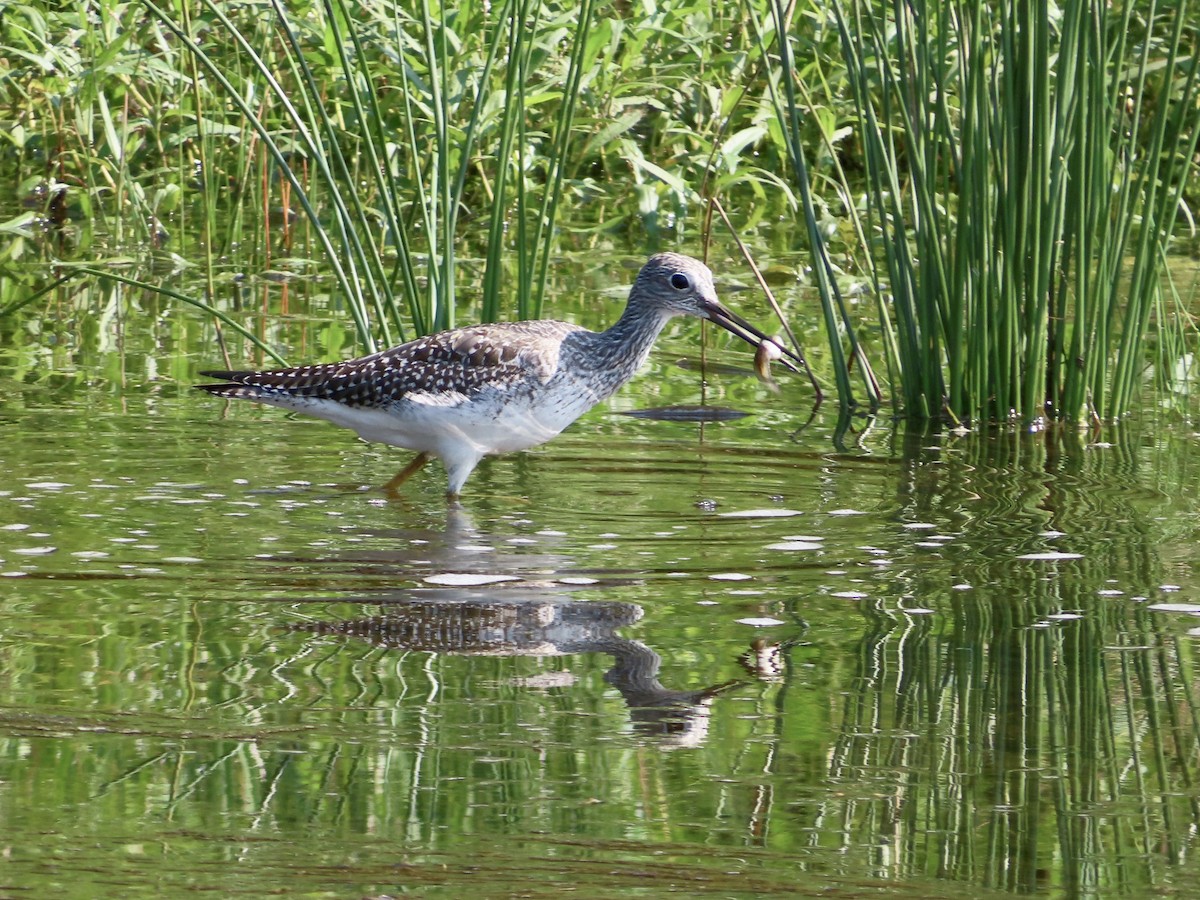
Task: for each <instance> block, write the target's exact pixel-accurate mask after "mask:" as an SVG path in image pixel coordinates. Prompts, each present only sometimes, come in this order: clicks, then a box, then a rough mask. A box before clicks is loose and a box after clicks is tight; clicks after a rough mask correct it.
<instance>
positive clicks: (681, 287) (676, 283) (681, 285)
mask: <svg viewBox="0 0 1200 900" xmlns="http://www.w3.org/2000/svg"><path fill="white" fill-rule="evenodd" d="M691 286H692V283H691V282H690V281H688V277H687V276H686V275H684V274H683V273H682V272H676V273H675V274H674V275H672V276H671V287H673V288H675V290H677V291H686V290H687V289H688V288H690V287H691Z"/></svg>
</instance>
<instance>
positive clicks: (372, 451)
mask: <svg viewBox="0 0 1200 900" xmlns="http://www.w3.org/2000/svg"><path fill="white" fill-rule="evenodd" d="M185 324H186V323H185ZM189 327H190V326H189ZM693 339H694V335H692V334H690V333H688V332H681V333H680V336H679V337H677V338H676V339H675V341H674V342H672V339H671V338H670V337H668V346H667V348H666V349H665V351H664V352H663V353H661V354H659V355H658V356H656V358H655V362H654V366H653V370H652V371H651V372H650V373H649V375H648V376H647V377H646V378H644V379H643V380H642V382H641V387H640V388H638V389H635V390H633V391H632V392H629V393H626V394H624V395H622V398H621V400H620V405H621V406H622V407H623V408H632V407H637V406H656V405H663V404H666V403H676V402H696V401H697V400H698V399H699V398H698V393H699V389H698V387H697V376H696V374H695V372H694V371H691V370H685V369H681V368H679V367H678V366H676V365H675V362H674V360H675V358H676V356H677V355H679V351H680V350H681V349H682V348H687V347H689V345H690V342H691V341H692V340H693ZM672 351H674V352H672ZM22 352H25V351H22ZM685 352H687V351H686V350H685ZM147 358H153V357H147ZM6 359H7V362H6V363H5V365H6V368H4V369H3V370H2V371H0V380H3V381H4V384H5V386H6V389H5V396H6V398H7V399H6V400H5V401H4V402H3V404H2V405H0V435H2V438H3V443H4V454H3V459H4V467H3V472H2V473H0V622H2V625H0V822H3V834H2V842H3V854H4V857H3V858H4V862H3V865H2V867H0V871H2V872H3V875H0V891H2V892H4V893H13V894H15V893H17V892H32V893H34V894H45V893H48V892H50V891H54V892H56V893H57V894H59V895H61V896H98V895H111V894H113V893H116V892H117V891H121V892H123V893H125V894H128V895H130V896H145V895H151V894H155V895H164V894H171V893H178V892H182V891H192V890H195V891H200V890H204V891H206V892H216V893H218V894H237V893H244V894H248V895H251V896H255V895H263V894H266V893H269V892H282V893H285V894H289V895H293V894H294V895H301V896H306V895H339V896H340V895H345V896H360V895H379V894H390V895H397V894H400V893H401V892H403V891H406V890H408V891H416V892H421V893H423V894H433V895H444V896H461V895H462V893H463V891H464V889H471V890H475V891H476V892H477V893H478V894H480V895H481V896H509V895H516V894H521V895H534V896H540V895H543V894H546V895H548V894H551V893H561V891H562V890H564V889H567V888H574V889H575V890H577V891H578V892H580V893H582V894H584V895H587V896H607V895H617V894H621V895H622V896H628V895H633V896H638V895H647V896H659V895H661V894H662V893H664V892H665V891H666V890H667V889H668V888H672V887H673V888H674V889H676V890H678V891H680V892H683V893H686V894H693V895H707V894H712V895H714V896H717V895H719V896H731V895H732V896H749V895H752V894H759V895H771V894H774V895H780V896H783V895H798V894H799V895H803V894H813V895H815V894H819V893H822V892H828V891H835V892H837V891H840V892H841V893H842V895H849V896H857V895H860V894H861V893H865V892H871V893H878V892H883V893H893V894H900V895H907V896H978V895H981V894H983V893H986V891H988V890H993V891H996V892H1001V893H1003V892H1031V891H1044V892H1049V893H1055V894H1058V895H1063V896H1068V895H1070V896H1096V897H1100V896H1112V895H1114V894H1125V895H1129V896H1140V895H1144V894H1146V893H1148V892H1151V891H1154V892H1166V893H1170V892H1172V891H1178V892H1180V893H1190V891H1191V889H1193V888H1194V887H1195V886H1196V884H1197V878H1196V872H1195V866H1194V863H1192V862H1191V858H1192V857H1193V856H1194V849H1195V847H1194V845H1195V842H1196V833H1197V827H1198V826H1200V809H1198V807H1197V789H1196V786H1195V779H1196V778H1197V777H1198V776H1200V772H1198V771H1197V766H1198V759H1197V749H1198V747H1200V733H1198V728H1197V717H1196V698H1195V691H1194V688H1193V679H1194V674H1195V669H1196V665H1195V662H1194V659H1193V641H1195V640H1196V639H1197V636H1196V634H1194V632H1197V630H1198V629H1200V620H1197V618H1196V614H1197V613H1200V602H1198V600H1197V584H1198V581H1197V578H1196V575H1195V571H1194V563H1193V559H1194V552H1193V548H1194V546H1195V544H1196V531H1197V521H1198V520H1197V509H1196V500H1195V498H1196V497H1197V490H1196V489H1197V472H1196V467H1195V466H1194V464H1193V461H1194V460H1195V458H1196V455H1195V450H1196V446H1195V445H1196V436H1195V435H1193V434H1191V433H1190V432H1187V431H1183V430H1169V429H1168V430H1164V431H1161V432H1153V431H1150V430H1149V429H1145V430H1140V429H1139V428H1138V426H1136V425H1133V426H1130V427H1127V428H1125V429H1124V430H1121V431H1115V432H1113V433H1111V434H1106V435H1105V436H1104V438H1105V439H1104V440H1098V439H1096V438H1095V436H1087V435H1075V434H1070V435H1066V436H1062V435H1058V436H1047V435H1014V434H1000V435H973V436H966V437H957V438H956V437H951V436H943V435H910V436H907V437H903V436H899V437H898V436H893V435H891V434H888V433H886V432H885V431H884V430H883V429H876V430H875V431H873V432H870V433H867V434H859V435H856V436H855V435H852V436H851V447H850V448H849V449H847V450H846V451H845V452H842V453H834V452H832V450H831V447H832V444H831V440H830V437H831V434H832V432H833V430H834V427H835V423H834V422H832V421H831V420H826V419H818V420H817V421H816V422H815V423H813V424H812V425H811V426H810V427H809V428H808V429H807V430H804V431H802V432H800V433H798V434H797V433H796V429H797V428H798V427H799V426H800V425H801V424H802V423H803V422H804V419H805V418H806V416H807V410H804V409H799V408H798V407H801V406H802V404H797V403H791V402H790V398H789V397H788V396H787V395H786V394H785V396H784V397H783V398H782V399H781V398H776V397H775V396H774V395H771V394H769V393H768V392H767V391H765V390H764V389H763V388H762V387H761V386H760V385H758V384H757V382H755V381H754V380H753V379H752V378H749V377H746V376H745V375H739V374H736V373H733V374H721V375H719V376H715V377H713V378H712V379H711V382H710V385H709V391H710V399H713V398H715V400H716V402H718V403H721V404H723V405H729V406H734V407H738V408H743V409H749V410H752V411H754V412H755V415H753V416H751V417H748V418H746V419H740V420H736V421H727V422H720V423H709V424H703V425H701V424H695V423H687V422H659V421H653V420H642V419H636V418H629V417H624V416H619V415H614V414H613V413H612V412H611V411H606V410H599V411H596V412H594V413H593V414H591V415H589V416H588V417H586V418H585V419H584V420H583V421H582V422H581V423H579V424H578V425H577V426H575V427H574V428H573V429H572V430H571V431H570V432H569V433H568V434H566V435H564V436H563V437H562V438H561V439H559V440H557V441H555V442H552V443H551V444H549V445H547V446H546V447H544V448H542V449H540V450H538V451H536V452H533V453H529V454H524V455H520V456H515V457H508V458H504V459H499V460H494V461H490V462H487V463H485V464H484V465H483V466H481V468H480V470H479V471H478V472H477V473H476V475H475V476H474V477H473V479H472V481H471V484H470V490H469V492H468V495H467V497H466V502H465V503H464V505H463V507H462V508H461V509H447V507H446V505H445V503H444V501H443V500H442V498H441V494H440V492H441V490H442V476H441V473H440V472H436V471H430V472H427V473H423V475H422V476H421V478H420V479H419V480H418V481H416V482H414V483H413V485H411V489H410V490H406V492H405V494H404V495H403V496H402V497H401V498H399V499H398V500H395V501H388V500H386V499H385V498H384V497H383V496H382V495H381V494H379V493H378V492H375V491H373V490H371V489H370V486H371V485H376V484H379V483H381V482H382V481H385V480H386V479H387V478H388V477H389V476H390V475H391V474H392V473H393V472H394V470H395V468H396V466H397V465H398V464H399V463H400V462H401V461H402V457H401V456H400V455H399V454H396V453H393V452H391V451H388V450H386V449H384V448H378V447H367V446H365V445H362V444H360V443H358V442H356V441H355V440H354V439H353V437H352V436H351V435H349V434H347V433H345V432H340V431H338V430H336V429H333V428H330V427H327V426H325V425H323V424H322V423H317V422H308V421H304V420H299V419H297V420H289V419H288V418H286V417H285V416H282V415H278V414H275V411H270V410H259V409H256V408H253V407H248V406H247V407H239V408H231V409H230V410H229V411H228V412H227V413H226V412H224V411H223V410H222V409H221V407H220V406H219V405H214V404H213V403H212V402H211V401H208V400H206V399H205V398H203V397H199V396H195V397H193V396H191V394H190V393H189V392H187V391H185V390H183V389H181V388H175V387H174V386H172V384H173V382H172V380H171V379H166V380H165V383H164V382H163V381H158V382H155V383H154V384H151V385H149V386H140V385H132V386H127V387H126V388H125V389H124V390H112V389H110V388H109V387H107V386H106V385H99V386H95V387H92V386H89V385H88V384H87V383H86V382H83V383H72V382H57V383H52V382H47V381H46V380H36V379H33V378H31V377H29V373H30V372H31V371H33V370H32V368H30V367H29V366H28V365H26V364H25V363H23V362H21V359H22V358H18V357H17V356H14V357H12V358H6ZM14 360H15V361H14ZM734 362H737V360H734ZM743 362H744V360H743ZM192 365H194V361H192V360H190V359H188V358H187V357H186V355H183V356H181V357H180V361H179V362H178V367H179V368H180V369H181V370H183V371H181V372H180V373H179V375H178V378H179V380H180V381H181V382H183V383H184V384H186V383H187V381H188V378H189V377H190V375H189V372H190V369H189V367H190V366H192ZM855 439H857V441H858V442H857V444H855V443H854V440H855ZM1106 441H1108V442H1111V443H1107V442H1106Z"/></svg>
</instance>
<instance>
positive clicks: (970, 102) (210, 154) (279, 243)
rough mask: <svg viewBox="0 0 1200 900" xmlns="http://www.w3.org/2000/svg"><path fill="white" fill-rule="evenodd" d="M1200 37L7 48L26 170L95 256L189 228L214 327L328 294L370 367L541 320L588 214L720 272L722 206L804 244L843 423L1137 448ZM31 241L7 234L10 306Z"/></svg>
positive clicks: (660, 37)
mask: <svg viewBox="0 0 1200 900" xmlns="http://www.w3.org/2000/svg"><path fill="white" fill-rule="evenodd" d="M1194 12H1195V10H1194V3H1189V2H1182V3H1176V4H1172V5H1171V7H1170V9H1166V8H1165V7H1163V6H1162V5H1161V4H1160V3H1158V2H1157V0H1137V2H1132V3H1129V4H1125V5H1120V4H1118V5H1111V4H1106V3H1103V2H1101V0H1066V2H1064V3H1063V4H1062V5H1061V6H1051V5H1049V4H1046V3H1043V4H1040V5H1039V4H1028V3H1016V2H1014V0H998V2H996V3H992V4H983V5H979V4H969V3H965V2H953V3H949V4H945V3H930V2H927V0H912V2H908V3H903V4H901V3H885V2H882V0H838V2H835V3H833V4H824V3H815V2H804V0H801V2H797V3H794V4H785V3H784V2H782V0H744V2H743V3H741V4H740V5H738V6H736V7H729V6H723V5H716V6H712V5H709V6H704V5H698V4H695V3H693V2H691V0H666V2H663V3H660V4H653V5H635V6H628V7H596V6H595V5H594V2H593V0H585V2H582V3H579V4H576V3H566V2H563V0H496V2H494V3H491V4H488V3H483V2H480V0H466V2H464V3H461V4H456V5H453V6H450V5H445V6H443V5H439V4H437V3H436V2H434V0H424V2H422V3H419V4H411V3H409V4H402V3H396V2H392V0H371V2H364V3H358V4H351V3H348V2H346V0H305V2H289V3H287V4H284V3H283V2H281V0H262V2H261V3H256V4H242V5H230V4H221V3H217V2H215V0H199V2H197V3H192V4H184V3H182V2H181V0H157V2H148V3H122V2H118V0H94V2H88V3H80V4H75V5H69V6H66V7H63V6H61V5H54V4H46V3H42V2H28V3H25V4H15V5H11V6H9V7H7V8H6V11H5V15H4V16H2V17H0V41H2V42H3V49H4V53H3V54H0V74H3V77H4V82H3V83H4V85H5V88H6V92H5V93H4V94H0V103H3V104H4V105H5V114H4V115H3V116H0V139H2V140H3V143H2V144H0V146H3V147H6V148H10V149H9V150H8V156H4V157H0V171H4V172H7V171H8V170H7V168H6V166H5V164H6V161H7V160H11V159H14V158H15V159H17V160H18V165H17V171H18V175H17V176H16V179H15V181H16V186H17V192H18V193H19V194H28V193H29V192H30V191H31V190H32V189H33V188H35V187H36V188H39V189H41V188H42V187H43V186H44V185H49V186H50V187H51V189H50V190H49V191H48V193H47V196H50V197H61V189H63V188H65V189H66V190H67V192H68V196H69V198H70V201H69V202H70V204H71V206H72V209H73V211H74V213H75V214H77V215H80V216H81V217H86V218H87V219H88V220H90V221H91V222H93V223H95V225H96V228H95V229H88V228H83V227H81V228H80V229H79V230H78V234H79V239H80V240H81V241H85V242H86V241H89V240H92V239H93V237H92V236H93V235H94V234H97V233H99V234H103V235H104V239H105V241H106V242H107V245H106V246H105V247H96V248H88V247H76V248H74V251H73V252H74V255H75V256H76V257H77V261H85V262H86V263H89V264H99V263H100V262H101V260H102V259H103V258H104V257H105V255H108V256H110V257H112V256H115V257H121V258H123V259H124V257H123V254H125V253H127V252H128V248H129V247H130V246H131V245H134V246H137V245H143V246H151V247H157V246H158V235H159V234H160V232H161V229H162V228H164V227H169V228H170V229H171V230H172V231H173V232H175V233H176V235H177V236H178V237H179V240H177V242H176V243H175V244H173V245H170V246H172V247H186V248H187V249H186V250H179V251H178V252H180V253H181V254H182V255H183V256H185V257H186V259H179V258H174V259H172V260H171V262H172V264H173V265H175V266H176V267H177V268H178V267H179V266H181V265H183V264H185V263H186V262H191V261H195V260H196V259H197V256H198V253H199V256H200V258H199V261H200V262H201V263H202V264H203V265H204V271H205V273H206V279H205V280H206V290H205V293H206V296H205V297H204V298H202V299H200V300H198V302H199V303H200V305H201V306H202V307H203V308H210V309H217V308H220V307H222V306H225V307H226V308H227V309H228V307H229V306H230V305H233V304H236V303H237V302H238V300H237V299H236V298H235V299H234V300H232V301H230V300H227V299H226V298H224V297H223V296H222V291H223V290H228V289H229V287H230V276H229V275H228V274H227V273H225V274H222V271H221V266H222V264H223V262H224V261H225V260H226V258H228V257H233V258H234V259H236V260H237V262H236V264H237V265H244V266H247V268H248V270H249V271H255V269H254V268H253V266H255V265H257V266H258V269H257V270H258V271H270V270H272V269H273V268H275V267H276V266H279V267H282V268H286V269H290V270H301V271H308V272H312V271H324V272H330V273H332V279H333V282H334V287H333V289H332V290H331V291H329V293H330V296H329V298H328V299H329V303H330V305H331V306H333V307H334V308H338V307H339V306H342V305H343V304H344V308H345V309H346V310H347V311H348V314H349V317H350V318H351V319H352V320H353V322H354V325H355V330H356V333H357V335H358V340H359V345H360V347H361V348H362V349H372V348H375V347H377V346H379V345H381V344H386V343H392V342H395V341H397V340H400V339H402V338H405V337H409V336H411V335H412V334H413V333H423V332H427V331H430V330H433V329H437V328H444V327H449V326H450V325H452V324H454V322H455V319H456V317H457V316H458V315H460V314H462V313H463V305H464V297H465V296H468V295H469V296H470V298H471V300H472V301H477V302H478V307H477V308H474V309H471V310H470V312H469V315H470V317H471V318H472V319H475V318H482V319H484V320H485V321H486V320H492V319H497V318H501V317H519V318H528V317H536V316H539V315H541V314H542V313H543V309H542V307H543V301H544V292H545V284H546V281H547V276H548V272H549V266H550V265H551V261H552V259H553V258H554V256H555V255H556V254H557V253H558V249H559V246H560V244H559V239H560V234H561V224H562V220H563V217H564V214H566V215H567V216H568V217H569V218H571V219H572V220H573V224H581V225H582V228H580V229H579V232H578V233H583V234H586V235H589V237H577V238H576V242H577V243H580V244H582V243H586V242H588V241H591V242H592V243H594V244H595V245H597V246H602V245H603V244H605V243H612V242H611V241H609V239H608V237H607V235H608V234H609V233H610V232H617V233H618V239H619V240H620V241H626V240H629V239H630V238H632V240H633V242H635V243H639V244H642V245H644V246H645V248H646V249H647V250H649V249H653V248H654V247H655V245H659V244H663V243H667V244H677V245H681V247H682V249H691V250H696V249H697V248H698V247H699V246H700V245H701V243H702V241H703V235H701V234H700V231H701V230H702V229H703V228H704V226H703V224H701V223H702V222H703V218H702V217H701V216H700V215H697V214H699V213H701V212H702V209H703V207H702V203H703V202H704V201H706V200H708V199H710V198H712V199H719V200H720V202H721V204H722V205H723V207H724V208H725V209H728V210H729V211H730V215H731V218H732V220H733V221H734V222H735V223H737V224H738V225H739V226H740V227H742V228H744V229H746V231H747V232H750V231H756V232H758V234H757V235H755V237H756V238H757V239H758V244H759V246H762V244H763V243H768V244H774V247H773V249H785V250H793V249H797V248H794V247H784V246H782V245H784V244H787V243H789V241H790V237H783V238H782V239H780V238H779V237H777V236H775V235H772V234H770V233H769V232H768V230H767V226H768V223H770V222H772V221H782V222H783V224H784V229H785V231H784V232H780V234H789V235H790V231H789V230H788V229H789V226H790V225H791V223H792V222H798V223H799V224H800V226H801V229H802V230H801V231H799V232H798V234H799V236H800V240H799V241H798V243H799V244H802V245H803V246H804V249H806V250H807V251H808V252H809V253H810V254H811V269H810V270H809V272H810V280H811V281H812V283H813V284H814V285H815V286H816V288H817V290H818V292H819V294H820V296H821V298H822V305H821V308H820V309H821V320H822V325H823V328H824V330H825V332H826V334H827V336H828V343H829V352H828V353H827V354H817V355H816V356H815V358H814V365H815V366H816V367H817V369H818V371H819V372H820V375H821V378H822V379H826V380H830V381H833V382H834V383H836V385H837V393H838V396H839V398H840V400H841V403H842V404H843V407H844V408H845V409H850V408H852V407H859V408H867V409H871V410H873V409H875V408H876V407H878V406H879V405H881V404H882V403H883V402H885V398H886V394H885V392H886V391H887V390H888V389H889V388H890V391H891V395H892V396H891V401H892V404H893V406H894V407H895V409H896V410H897V411H899V412H901V413H902V414H903V415H905V416H908V417H911V418H915V419H946V420H949V421H952V422H964V421H972V422H973V421H979V420H1003V421H1012V420H1016V421H1020V422H1023V423H1028V424H1035V423H1038V422H1040V421H1043V420H1044V419H1047V418H1063V419H1080V418H1087V417H1097V418H1105V419H1110V418H1113V417H1116V416H1119V415H1121V414H1122V413H1123V412H1124V411H1127V410H1128V409H1130V408H1131V406H1132V405H1133V403H1134V402H1135V398H1136V393H1137V390H1138V387H1139V385H1141V384H1142V383H1144V382H1146V381H1147V380H1148V378H1147V373H1148V371H1149V370H1148V368H1147V367H1148V365H1149V364H1150V363H1151V362H1152V363H1154V370H1153V372H1154V379H1156V382H1155V383H1156V384H1157V385H1159V386H1163V385H1166V386H1169V385H1168V384H1167V383H1168V382H1169V381H1170V380H1171V378H1172V376H1173V374H1174V373H1176V372H1180V371H1185V370H1186V367H1185V366H1183V365H1182V363H1181V360H1186V352H1185V351H1186V350H1187V349H1188V348H1189V347H1190V346H1192V345H1194V342H1195V338H1194V335H1190V334H1185V333H1184V331H1183V329H1182V327H1181V326H1180V325H1179V324H1177V323H1179V322H1181V321H1183V319H1182V317H1180V316H1179V315H1178V314H1177V313H1176V306H1174V305H1172V304H1170V303H1168V302H1167V299H1168V297H1169V295H1165V294H1164V293H1163V291H1162V288H1161V283H1162V282H1161V275H1162V272H1163V260H1164V255H1165V251H1166V248H1167V247H1168V242H1169V236H1170V234H1171V232H1172V231H1173V230H1176V225H1177V220H1178V218H1179V215H1180V213H1181V212H1183V213H1184V214H1185V215H1186V214H1188V212H1189V211H1188V209H1187V204H1188V202H1189V201H1193V200H1194V197H1195V195H1196V191H1197V188H1198V187H1200V174H1198V173H1197V170H1196V166H1195V164H1194V162H1193V157H1194V155H1195V151H1196V136H1197V134H1198V133H1200V113H1198V112H1197V101H1196V98H1197V93H1198V90H1197V83H1196V65H1195V59H1194V55H1193V54H1194V50H1195V47H1196V44H1197V42H1198V38H1197V33H1196V31H1197V28H1196V25H1195V24H1194V23H1193V21H1192V20H1193V19H1195V18H1196V16H1195V15H1194ZM1167 13H1170V14H1169V15H1168V14H1167ZM1189 190H1190V193H1188V191H1189ZM50 203H51V204H57V207H59V208H61V207H62V206H63V205H64V204H62V203H60V202H59V201H57V200H53V201H50ZM279 208H282V209H281V210H279ZM277 212H281V215H282V218H281V220H280V221H281V226H282V230H281V231H280V232H277V233H273V232H272V227H273V226H272V219H273V217H274V216H275V214H276V213H277ZM293 214H298V215H299V216H300V219H299V220H298V221H296V222H293V221H291V219H290V216H291V215H293ZM49 217H50V218H53V213H51V214H50V215H49ZM35 219H37V216H36V215H35V214H34V213H25V214H23V215H22V216H21V217H19V218H17V219H13V220H10V221H8V222H6V223H0V235H5V236H7V235H15V237H14V238H13V239H12V240H10V241H9V242H8V243H7V244H5V245H4V246H0V277H5V276H6V274H7V271H6V270H5V269H4V268H3V265H4V263H5V262H6V261H10V262H11V261H14V260H15V259H16V257H17V256H18V255H19V254H22V253H25V254H28V253H29V248H30V247H31V246H33V245H34V244H35V242H36V234H35V231H36V229H34V227H33V224H34V221H35ZM6 239H7V238H6ZM751 243H752V244H753V243H754V242H753V241H751ZM45 246H46V245H43V254H44V256H43V258H44V259H52V260H53V261H54V262H56V263H57V262H60V261H61V260H60V257H63V256H68V257H69V256H71V255H72V253H71V252H63V251H62V248H53V247H51V248H50V249H49V250H46V249H45ZM197 246H199V248H200V250H199V251H197V249H196V248H197ZM756 250H757V248H756ZM169 252H170V251H167V253H169ZM124 261H128V260H127V259H124ZM131 274H132V273H131ZM468 279H469V280H470V290H469V291H467V292H466V293H464V292H463V290H462V287H463V285H464V284H465V283H467V280H468ZM135 280H141V281H142V282H143V283H148V282H149V281H152V280H153V278H152V277H151V276H149V275H145V274H144V273H137V276H136V278H135ZM476 282H477V284H476ZM477 285H478V287H477ZM35 289H36V286H35ZM306 289H308V290H311V291H312V292H314V293H318V294H319V293H321V292H323V291H325V290H326V288H325V286H324V282H317V283H315V284H314V283H312V282H308V283H307V284H306ZM267 296H268V295H267V293H266V292H265V291H264V301H263V307H262V310H261V313H260V314H261V315H267V314H270V313H271V312H272V310H271V309H270V308H269V307H268V302H267ZM284 309H286V307H281V308H279V311H283V310H284ZM876 312H877V315H878V321H875V314H876ZM785 313H791V314H793V315H795V314H796V310H794V309H793V310H785ZM1155 354H1157V355H1155ZM876 369H878V370H879V371H880V372H881V373H883V376H885V378H880V377H877V376H876ZM881 380H883V381H884V383H883V384H881V383H880V382H881Z"/></svg>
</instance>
